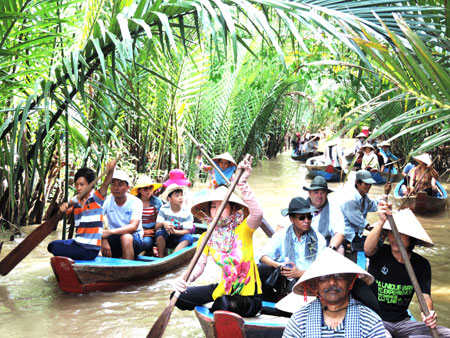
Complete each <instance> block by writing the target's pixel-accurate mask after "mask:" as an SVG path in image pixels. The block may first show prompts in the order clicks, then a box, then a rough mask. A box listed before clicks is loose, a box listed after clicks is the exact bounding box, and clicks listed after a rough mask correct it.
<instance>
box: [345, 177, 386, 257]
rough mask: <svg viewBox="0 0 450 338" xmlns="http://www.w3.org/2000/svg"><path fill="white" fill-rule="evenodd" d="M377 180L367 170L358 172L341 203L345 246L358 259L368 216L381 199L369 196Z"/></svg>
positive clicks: (350, 255)
mask: <svg viewBox="0 0 450 338" xmlns="http://www.w3.org/2000/svg"><path fill="white" fill-rule="evenodd" d="M375 183H376V182H375V180H374V179H373V178H372V175H371V174H370V172H368V171H367V170H360V171H358V172H356V181H355V186H354V187H351V190H350V191H348V193H346V194H345V198H346V199H345V200H344V202H343V203H342V205H341V211H342V214H343V215H344V221H345V228H344V236H345V240H346V242H345V243H344V247H345V248H346V249H348V250H349V255H348V256H349V258H350V259H352V260H353V261H356V253H357V252H358V251H364V241H365V239H366V237H365V236H363V233H364V229H365V228H366V227H367V226H368V225H369V223H368V221H367V219H366V217H367V214H368V213H369V212H376V211H377V206H378V203H379V201H378V200H373V199H371V198H370V197H369V195H368V194H369V191H370V188H371V187H372V184H375ZM390 190H391V185H390V183H389V182H388V183H386V184H385V186H384V194H385V195H387V194H389V191H390Z"/></svg>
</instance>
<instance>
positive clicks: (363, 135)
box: [356, 133, 367, 138]
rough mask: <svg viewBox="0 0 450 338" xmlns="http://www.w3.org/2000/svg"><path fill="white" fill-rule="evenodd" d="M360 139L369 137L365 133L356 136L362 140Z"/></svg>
mask: <svg viewBox="0 0 450 338" xmlns="http://www.w3.org/2000/svg"><path fill="white" fill-rule="evenodd" d="M360 137H364V138H367V135H366V134H364V133H359V134H358V135H356V138H360Z"/></svg>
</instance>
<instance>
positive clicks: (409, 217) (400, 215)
mask: <svg viewBox="0 0 450 338" xmlns="http://www.w3.org/2000/svg"><path fill="white" fill-rule="evenodd" d="M392 217H393V218H394V221H395V225H397V229H398V232H399V233H401V234H404V235H407V236H409V237H414V238H416V239H418V240H419V243H418V244H419V245H422V246H426V247H432V246H434V243H433V241H432V240H431V238H430V236H428V234H427V232H426V231H425V229H424V228H423V226H422V224H420V222H419V220H418V219H417V217H416V216H415V215H414V213H413V212H412V211H411V210H410V209H403V210H400V211H399V212H397V213H394V214H393V215H392ZM383 229H386V230H391V224H390V223H389V222H385V223H384V225H383Z"/></svg>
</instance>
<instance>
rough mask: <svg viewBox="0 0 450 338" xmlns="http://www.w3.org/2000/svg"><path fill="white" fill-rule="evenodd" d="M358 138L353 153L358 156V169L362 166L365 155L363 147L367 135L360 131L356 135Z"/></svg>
mask: <svg viewBox="0 0 450 338" xmlns="http://www.w3.org/2000/svg"><path fill="white" fill-rule="evenodd" d="M356 138H357V140H356V143H355V149H354V150H353V153H354V154H355V156H358V158H357V159H356V161H355V164H354V167H355V168H356V169H358V168H361V161H362V157H363V151H362V149H361V147H362V146H363V144H364V143H366V140H367V135H366V134H364V133H359V134H358V135H356Z"/></svg>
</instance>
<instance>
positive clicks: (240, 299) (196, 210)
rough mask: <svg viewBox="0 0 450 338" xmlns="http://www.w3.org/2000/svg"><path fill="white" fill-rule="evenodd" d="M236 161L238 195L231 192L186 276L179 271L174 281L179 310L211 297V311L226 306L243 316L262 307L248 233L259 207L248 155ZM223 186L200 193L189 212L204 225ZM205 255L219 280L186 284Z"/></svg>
mask: <svg viewBox="0 0 450 338" xmlns="http://www.w3.org/2000/svg"><path fill="white" fill-rule="evenodd" d="M239 167H240V168H242V169H244V170H245V171H244V173H243V175H242V177H241V179H240V180H239V183H238V187H239V189H240V191H241V193H242V197H243V200H242V199H240V198H239V197H238V196H237V195H235V194H232V195H231V197H230V200H229V202H228V203H227V204H226V207H225V209H224V211H223V213H222V215H221V216H220V219H219V223H218V224H217V226H216V228H215V229H214V231H213V232H212V234H211V237H210V238H209V240H208V242H207V245H206V247H205V248H204V250H203V252H202V254H201V255H200V258H199V260H198V262H197V264H196V265H195V267H194V270H193V271H192V274H191V275H190V276H189V282H186V281H185V280H184V277H182V278H180V279H179V280H178V281H177V282H176V284H175V289H176V290H177V292H179V293H180V296H179V298H178V301H177V303H176V306H177V307H178V308H179V309H181V310H193V309H194V308H195V306H197V305H202V304H206V303H209V302H214V303H213V305H212V308H211V311H212V312H214V311H216V310H226V311H231V312H234V313H237V314H239V315H240V316H242V317H252V316H255V315H256V314H257V313H258V312H259V311H260V310H261V306H262V300H261V281H260V278H259V274H258V269H257V268H256V264H255V260H254V257H253V234H254V232H255V231H256V229H257V228H258V227H259V226H260V224H261V222H262V218H263V212H262V208H261V205H260V204H259V202H258V201H257V200H256V198H255V195H254V193H253V191H252V190H251V188H250V186H249V185H248V183H247V179H248V176H249V175H250V173H251V160H250V161H246V160H244V161H242V162H241V163H240V164H239ZM227 192H228V189H227V188H226V187H224V186H221V187H219V188H217V189H216V190H211V191H209V192H208V193H207V194H204V195H201V197H200V198H199V199H198V200H197V201H196V202H195V204H194V206H193V207H192V213H193V214H194V216H195V217H197V218H199V219H201V220H202V221H203V222H204V223H206V224H207V225H209V224H211V222H212V220H213V218H214V217H215V216H216V213H217V211H218V209H219V207H220V205H221V203H222V200H223V199H224V197H225V196H226V194H227ZM204 236H205V234H203V235H202V237H200V239H199V241H198V242H199V243H201V241H202V239H203V238H204ZM209 256H211V259H212V260H214V262H215V263H216V264H217V265H218V266H219V267H220V268H221V269H222V276H221V280H220V282H219V283H213V284H210V285H204V286H189V284H190V283H192V282H193V281H195V280H196V279H197V278H198V277H199V276H200V275H201V274H202V273H203V271H204V269H205V266H206V263H207V259H208V257H209Z"/></svg>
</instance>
